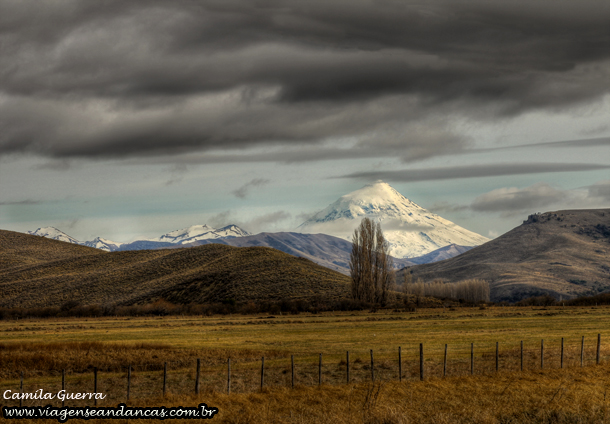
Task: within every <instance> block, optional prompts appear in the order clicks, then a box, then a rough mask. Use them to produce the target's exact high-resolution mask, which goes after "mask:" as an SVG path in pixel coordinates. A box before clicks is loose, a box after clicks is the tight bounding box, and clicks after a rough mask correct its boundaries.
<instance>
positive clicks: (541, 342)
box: [540, 339, 544, 370]
mask: <svg viewBox="0 0 610 424" xmlns="http://www.w3.org/2000/svg"><path fill="white" fill-rule="evenodd" d="M540 369H541V370H542V369H544V339H542V340H540Z"/></svg>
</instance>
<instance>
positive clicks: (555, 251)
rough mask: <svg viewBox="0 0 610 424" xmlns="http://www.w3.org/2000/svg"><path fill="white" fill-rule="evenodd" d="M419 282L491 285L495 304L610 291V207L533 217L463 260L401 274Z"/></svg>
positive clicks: (444, 262)
mask: <svg viewBox="0 0 610 424" xmlns="http://www.w3.org/2000/svg"><path fill="white" fill-rule="evenodd" d="M404 272H409V273H411V274H412V278H413V280H414V281H415V280H416V279H418V278H421V279H422V280H424V281H431V280H435V279H440V280H444V281H447V282H456V281H460V280H465V279H471V278H479V279H483V280H486V281H488V282H489V283H490V288H491V298H492V300H495V301H503V300H505V301H511V302H512V301H517V300H520V299H522V298H525V297H529V296H535V295H542V294H549V295H552V296H554V297H555V298H557V299H559V298H564V299H566V298H572V297H576V296H581V295H591V294H596V293H600V292H607V291H610V209H580V210H561V211H554V212H545V213H543V214H534V215H530V216H529V217H528V219H526V220H525V221H524V222H523V224H521V225H519V226H517V227H515V228H513V229H512V230H510V231H508V232H507V233H505V234H503V235H501V236H499V237H497V238H495V239H494V240H491V241H490V242H488V243H486V244H484V245H482V246H478V247H475V248H473V249H471V250H469V251H467V252H465V253H462V254H461V255H459V256H456V257H453V258H451V259H447V260H443V261H439V262H436V263H431V264H423V265H416V266H412V267H409V268H406V269H405V270H401V271H400V272H399V278H398V281H401V278H400V277H401V276H402V274H403V273H404Z"/></svg>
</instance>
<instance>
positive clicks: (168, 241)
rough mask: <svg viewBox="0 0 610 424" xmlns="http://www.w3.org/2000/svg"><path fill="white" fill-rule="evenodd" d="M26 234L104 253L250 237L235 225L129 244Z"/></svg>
mask: <svg viewBox="0 0 610 424" xmlns="http://www.w3.org/2000/svg"><path fill="white" fill-rule="evenodd" d="M28 234H31V235H34V236H41V237H46V238H50V239H53V240H59V241H65V242H68V243H73V244H80V245H83V246H88V247H95V248H96V249H101V250H105V251H106V252H114V251H117V250H143V249H159V248H163V247H172V246H175V245H184V246H186V245H189V244H192V243H195V242H197V241H201V240H217V239H224V238H232V237H245V236H249V235H251V234H250V233H249V232H247V231H245V230H243V229H241V228H239V227H238V226H237V225H227V226H226V227H222V228H212V227H209V226H207V225H193V226H191V227H187V228H183V229H181V230H176V231H172V232H169V233H167V234H163V235H162V236H160V237H157V238H153V239H145V240H137V241H134V242H131V243H121V242H116V241H112V240H107V239H104V238H101V237H97V238H95V239H93V240H91V241H78V240H77V239H75V238H74V237H72V236H69V235H68V234H66V233H64V232H63V231H61V230H58V229H57V228H55V227H43V228H38V229H37V230H35V231H28Z"/></svg>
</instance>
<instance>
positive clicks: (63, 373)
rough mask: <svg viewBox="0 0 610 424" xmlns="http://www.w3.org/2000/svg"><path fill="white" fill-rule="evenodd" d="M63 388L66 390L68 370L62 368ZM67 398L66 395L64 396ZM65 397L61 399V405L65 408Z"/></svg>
mask: <svg viewBox="0 0 610 424" xmlns="http://www.w3.org/2000/svg"><path fill="white" fill-rule="evenodd" d="M61 390H66V370H65V369H62V370H61ZM64 398H65V396H64ZM65 402H66V401H65V399H62V400H61V407H62V408H63V407H64V405H65Z"/></svg>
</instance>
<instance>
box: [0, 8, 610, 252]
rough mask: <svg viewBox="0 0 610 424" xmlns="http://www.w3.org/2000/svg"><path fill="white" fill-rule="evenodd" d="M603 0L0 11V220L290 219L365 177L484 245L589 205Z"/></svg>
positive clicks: (604, 81) (115, 229)
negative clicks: (536, 218)
mask: <svg viewBox="0 0 610 424" xmlns="http://www.w3.org/2000/svg"><path fill="white" fill-rule="evenodd" d="M608 22H610V2H607V1H605V0H583V1H578V2H576V1H562V0H559V1H557V0H553V1H537V0H534V1H532V0H529V1H520V0H517V1H511V2H507V1H504V0H501V1H500V0H485V1H463V2H462V1H461V2H455V1H439V0H428V1H419V2H414V1H409V0H399V1H393V0H375V1H361V0H324V1H317V0H306V1H287V0H260V1H258V0H213V1H212V0H210V1H193V0H189V1H182V0H171V1H170V0H167V1H154V0H147V1H137V0H132V1H122V0H118V1H96V2H83V1H70V0H58V1H53V2H40V1H37V0H36V1H31V0H2V1H1V2H0V229H4V230H11V231H21V232H26V231H28V230H35V229H36V228H38V227H44V226H54V227H57V228H59V229H60V230H62V231H64V232H66V233H68V234H70V235H71V236H73V237H75V238H77V239H79V240H83V241H84V240H91V239H93V238H94V237H98V236H100V237H105V238H108V239H111V240H115V241H121V242H127V241H132V240H136V239H138V238H146V237H156V236H159V235H161V234H164V233H167V232H169V231H172V230H176V229H179V228H183V227H187V226H190V225H195V224H204V223H206V224H208V225H211V226H216V227H220V226H224V225H228V224H237V225H239V226H241V227H243V228H244V229H246V230H248V231H250V232H253V233H256V232H260V231H291V230H294V229H295V228H296V227H297V226H298V225H299V224H300V223H301V222H303V221H305V220H306V219H307V218H308V217H310V216H311V215H312V214H313V213H315V212H317V211H319V210H321V209H323V208H324V207H326V206H327V205H328V204H330V203H332V202H333V201H335V200H336V199H337V198H338V197H339V196H341V195H343V194H346V193H349V192H351V191H353V190H356V189H358V188H360V187H362V186H363V185H365V184H367V183H370V182H372V181H375V180H378V179H382V180H384V181H386V182H387V183H389V184H390V185H392V186H393V187H394V188H396V189H397V190H398V191H399V192H401V193H402V194H403V195H405V196H406V197H408V198H409V199H411V200H412V201H414V202H416V203H417V204H419V205H420V206H422V207H424V208H427V209H429V210H431V211H432V212H435V213H437V214H439V215H441V216H443V217H444V218H447V219H449V220H451V221H453V222H455V223H456V224H458V225H460V226H462V227H465V228H467V229H469V230H472V231H475V232H477V233H479V234H482V235H484V236H487V237H492V238H493V237H496V236H498V235H500V234H502V233H504V232H506V231H508V230H510V229H511V228H513V227H515V226H517V225H519V224H520V223H521V222H522V221H523V220H524V219H526V218H527V215H528V214H531V213H535V212H544V211H550V210H560V209H578V208H610V119H609V118H610V84H609V82H610V25H608Z"/></svg>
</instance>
